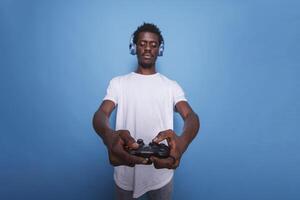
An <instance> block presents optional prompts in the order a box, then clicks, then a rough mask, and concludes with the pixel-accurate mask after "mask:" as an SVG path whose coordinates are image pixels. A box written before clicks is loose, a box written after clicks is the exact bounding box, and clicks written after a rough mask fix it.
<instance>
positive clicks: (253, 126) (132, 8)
mask: <svg viewBox="0 0 300 200" xmlns="http://www.w3.org/2000/svg"><path fill="white" fill-rule="evenodd" d="M299 10H300V3H299V1H283V0H282V1H277V0H273V1H271V0H270V1H266V0H265V1H263V0H262V1H258V0H257V1H189V2H188V1H171V0H170V1H157V0H154V1H151V2H150V1H148V2H146V1H140V0H134V1H133V0H132V1H119V2H117V1H96V0H89V1H83V0H82V1H68V0H65V1H60V0H51V1H50V0H49V1H42V0H36V1H34V0H27V1H21V0H20V1H17V0H1V3H0V24H1V27H0V58H1V59H0V66H1V68H0V89H1V93H0V94H1V98H0V103H1V104H0V112H1V116H0V131H1V134H0V199H3V200H6V199H13V200H14V199H32V200H33V199H55V200H56V199H72V200H76V199H95V200H96V199H112V197H113V180H112V168H111V167H110V165H109V163H108V161H107V153H106V149H105V147H104V146H103V144H102V141H101V140H100V139H99V137H98V136H97V135H96V134H95V133H94V131H93V129H92V126H91V119H92V116H93V113H94V112H95V110H96V109H97V108H98V106H99V104H100V102H101V99H102V98H103V96H104V94H105V91H106V87H107V85H108V81H109V80H110V79H111V78H112V77H114V76H117V75H121V74H124V73H127V72H130V71H131V70H133V69H134V68H135V66H136V59H135V57H133V56H130V55H129V53H128V42H129V37H130V34H131V33H132V32H133V31H134V30H135V28H136V27H137V25H139V24H141V23H142V22H143V21H147V22H154V23H156V24H157V25H158V26H159V27H160V28H161V29H162V33H163V35H164V37H165V42H166V51H165V56H164V57H162V58H159V61H158V62H159V63H158V69H159V71H160V72H161V73H163V74H165V75H167V76H169V77H170V78H172V79H175V80H177V81H178V82H179V83H180V84H181V85H182V87H183V88H184V90H185V92H186V95H187V98H188V99H189V102H190V104H191V105H192V107H193V108H194V110H195V111H196V112H197V113H198V114H199V116H200V117H201V122H202V127H201V132H200V134H199V135H198V137H197V138H196V139H195V140H194V141H193V143H192V144H191V145H190V148H189V149H188V151H187V152H186V153H185V155H184V157H183V159H182V163H181V166H180V167H179V169H178V170H177V171H176V177H175V195H174V196H175V197H174V199H176V200H179V199H205V200H216V199H217V200H227V199H228V200H229V199H230V200H240V199H243V200H247V199H249V200H252V199H256V200H266V199H272V200H277V199H285V200H291V199H300V191H299V190H297V189H299V185H300V168H299V166H300V148H299V147H300V145H299V143H300V135H299V133H300V129H299V125H298V123H299V121H300V114H299V113H300V99H299V97H300V94H299V87H300V84H299V72H300V70H299V67H300V56H299V52H300V37H299V36H300V28H299V27H300V13H299ZM175 118H176V130H177V131H179V130H180V129H181V127H182V122H181V120H180V117H179V116H178V115H176V116H175Z"/></svg>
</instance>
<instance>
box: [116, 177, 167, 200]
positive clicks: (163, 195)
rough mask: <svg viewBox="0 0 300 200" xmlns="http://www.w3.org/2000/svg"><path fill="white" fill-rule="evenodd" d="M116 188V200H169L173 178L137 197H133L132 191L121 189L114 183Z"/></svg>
mask: <svg viewBox="0 0 300 200" xmlns="http://www.w3.org/2000/svg"><path fill="white" fill-rule="evenodd" d="M115 188H116V198H115V199H116V200H146V199H147V200H171V199H172V193H173V178H172V179H171V181H170V182H169V183H168V184H167V185H165V186H163V187H162V188H160V189H157V190H151V191H148V192H146V193H145V194H144V195H143V196H141V197H139V198H133V197H132V196H133V192H132V191H127V190H123V189H122V188H120V187H119V186H117V185H116V184H115Z"/></svg>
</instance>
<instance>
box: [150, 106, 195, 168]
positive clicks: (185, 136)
mask: <svg viewBox="0 0 300 200" xmlns="http://www.w3.org/2000/svg"><path fill="white" fill-rule="evenodd" d="M175 108H176V111H177V112H179V113H180V115H181V117H182V119H183V120H184V126H183V132H182V134H181V135H180V136H177V135H176V133H175V132H174V131H173V130H165V131H162V132H160V133H159V134H158V135H157V136H156V137H155V138H154V139H153V142H156V143H159V142H161V141H163V140H165V139H166V140H167V142H168V145H169V147H170V157H169V158H166V159H159V158H156V157H151V161H152V162H153V163H154V166H155V167H156V168H169V169H175V168H177V167H178V166H179V163H180V159H181V156H182V154H183V153H184V152H185V151H186V149H187V148H188V146H189V144H190V143H191V142H192V140H193V139H194V138H195V137H196V135H197V133H198V131H199V127H200V122H199V118H198V116H197V114H196V113H195V112H194V111H193V110H192V108H191V106H190V105H189V104H188V103H187V102H186V101H180V102H178V103H177V104H176V107H175Z"/></svg>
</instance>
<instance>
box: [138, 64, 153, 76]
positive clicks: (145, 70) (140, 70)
mask: <svg viewBox="0 0 300 200" xmlns="http://www.w3.org/2000/svg"><path fill="white" fill-rule="evenodd" d="M135 72H136V73H138V74H143V75H151V74H155V73H156V70H155V66H153V67H151V68H143V67H141V66H138V68H137V69H136V71H135Z"/></svg>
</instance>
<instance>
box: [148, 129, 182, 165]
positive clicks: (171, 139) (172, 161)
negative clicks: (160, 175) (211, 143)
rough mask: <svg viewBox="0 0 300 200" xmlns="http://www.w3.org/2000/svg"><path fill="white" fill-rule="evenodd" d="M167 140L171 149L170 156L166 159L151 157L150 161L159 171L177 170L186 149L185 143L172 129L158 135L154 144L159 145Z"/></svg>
mask: <svg viewBox="0 0 300 200" xmlns="http://www.w3.org/2000/svg"><path fill="white" fill-rule="evenodd" d="M165 139H166V140H167V142H168V145H169V148H170V156H169V157H168V158H164V159H160V158H157V157H154V156H152V157H150V160H151V161H152V162H153V164H154V167H155V168H157V169H161V168H168V169H176V168H177V167H178V166H179V163H180V159H181V156H182V154H183V152H184V151H185V149H186V147H185V142H184V141H183V139H182V138H180V137H179V136H177V135H176V133H175V132H174V131H173V130H171V129H169V130H165V131H162V132H160V133H158V135H157V136H156V137H155V138H154V139H153V142H155V143H159V142H161V141H163V140H165Z"/></svg>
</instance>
